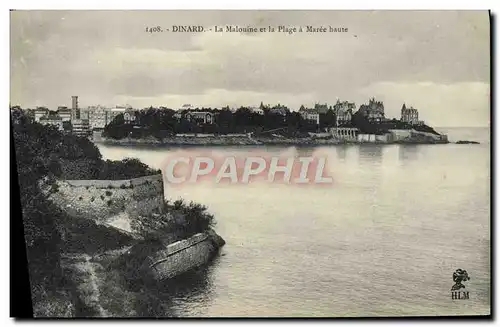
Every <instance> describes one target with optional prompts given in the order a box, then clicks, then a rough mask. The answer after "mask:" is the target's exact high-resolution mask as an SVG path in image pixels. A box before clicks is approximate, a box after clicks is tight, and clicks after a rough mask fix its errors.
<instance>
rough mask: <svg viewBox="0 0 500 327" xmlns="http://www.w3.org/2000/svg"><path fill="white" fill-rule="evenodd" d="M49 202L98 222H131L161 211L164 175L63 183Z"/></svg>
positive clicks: (65, 181)
mask: <svg viewBox="0 0 500 327" xmlns="http://www.w3.org/2000/svg"><path fill="white" fill-rule="evenodd" d="M55 189H56V190H55V191H53V192H52V193H51V194H50V196H49V199H50V200H51V201H52V202H54V203H55V204H56V205H57V206H59V207H60V208H61V209H62V210H64V211H66V212H67V213H68V214H70V215H71V216H74V217H79V218H88V219H92V220H94V221H96V222H98V223H110V222H112V221H113V220H116V219H117V216H119V217H120V220H122V221H123V220H125V221H131V220H133V219H136V218H138V217H139V216H140V215H149V214H151V213H156V212H160V210H161V209H162V208H163V205H164V201H165V199H164V193H163V192H164V190H163V176H162V175H152V176H144V177H140V178H135V179H129V180H59V181H56V187H55Z"/></svg>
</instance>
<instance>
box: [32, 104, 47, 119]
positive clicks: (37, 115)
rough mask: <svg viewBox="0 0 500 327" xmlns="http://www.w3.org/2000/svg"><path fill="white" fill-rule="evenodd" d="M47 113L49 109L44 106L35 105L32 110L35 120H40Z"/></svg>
mask: <svg viewBox="0 0 500 327" xmlns="http://www.w3.org/2000/svg"><path fill="white" fill-rule="evenodd" d="M48 114H49V109H47V108H45V107H37V108H36V109H35V111H34V118H35V121H36V122H39V121H40V118H42V117H45V116H47V115H48Z"/></svg>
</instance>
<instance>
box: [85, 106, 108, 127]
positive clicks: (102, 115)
mask: <svg viewBox="0 0 500 327" xmlns="http://www.w3.org/2000/svg"><path fill="white" fill-rule="evenodd" d="M85 111H86V112H87V116H88V120H89V128H90V129H95V128H104V127H105V126H106V125H108V124H109V123H110V122H111V109H108V108H104V107H101V106H99V105H98V106H91V107H88V108H87V109H86V110H85Z"/></svg>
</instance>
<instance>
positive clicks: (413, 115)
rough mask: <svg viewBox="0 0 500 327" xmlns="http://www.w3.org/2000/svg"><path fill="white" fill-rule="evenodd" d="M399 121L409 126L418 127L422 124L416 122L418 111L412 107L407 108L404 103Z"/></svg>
mask: <svg viewBox="0 0 500 327" xmlns="http://www.w3.org/2000/svg"><path fill="white" fill-rule="evenodd" d="M401 121H402V122H405V123H409V124H411V125H420V124H421V123H423V122H421V121H419V120H418V110H417V109H415V108H413V107H410V108H407V107H406V104H405V103H403V107H402V108H401Z"/></svg>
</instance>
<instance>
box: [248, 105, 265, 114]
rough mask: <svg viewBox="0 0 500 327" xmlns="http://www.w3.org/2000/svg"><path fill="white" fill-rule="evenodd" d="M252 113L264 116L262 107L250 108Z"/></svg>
mask: <svg viewBox="0 0 500 327" xmlns="http://www.w3.org/2000/svg"><path fill="white" fill-rule="evenodd" d="M250 112H252V113H254V114H257V115H264V109H262V108H260V107H250Z"/></svg>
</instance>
